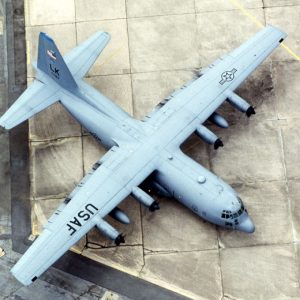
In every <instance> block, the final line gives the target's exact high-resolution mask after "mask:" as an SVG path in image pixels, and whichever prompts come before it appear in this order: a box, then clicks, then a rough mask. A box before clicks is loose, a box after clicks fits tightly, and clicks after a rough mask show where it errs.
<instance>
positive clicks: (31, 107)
mask: <svg viewBox="0 0 300 300" xmlns="http://www.w3.org/2000/svg"><path fill="white" fill-rule="evenodd" d="M58 100H59V98H58V94H57V89H55V88H51V87H49V86H47V85H45V84H44V83H42V82H40V81H36V80H35V81H34V82H33V83H32V84H31V85H30V86H29V87H28V88H27V89H26V90H25V92H24V93H23V94H22V95H21V96H20V97H19V98H18V99H17V100H16V101H15V103H14V104H13V105H12V106H11V107H10V108H9V110H8V111H7V112H6V113H5V114H4V115H3V116H2V117H1V118H0V126H3V127H5V128H6V129H10V128H13V127H15V126H17V125H18V124H20V123H22V122H23V121H25V120H27V119H29V118H30V117H32V116H33V115H35V114H36V113H38V112H40V111H42V110H43V109H45V108H46V107H47V106H49V105H51V104H53V103H54V102H56V101H58Z"/></svg>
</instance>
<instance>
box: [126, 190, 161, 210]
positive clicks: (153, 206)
mask: <svg viewBox="0 0 300 300" xmlns="http://www.w3.org/2000/svg"><path fill="white" fill-rule="evenodd" d="M131 195H132V196H133V197H134V198H135V199H136V200H137V201H139V202H141V203H142V204H143V205H145V206H146V207H149V210H150V211H155V210H158V209H159V205H158V203H157V202H156V201H155V200H154V199H153V198H152V197H151V196H149V195H148V194H147V193H145V192H144V191H143V190H142V189H140V188H139V187H137V186H136V187H134V188H133V189H132V191H131Z"/></svg>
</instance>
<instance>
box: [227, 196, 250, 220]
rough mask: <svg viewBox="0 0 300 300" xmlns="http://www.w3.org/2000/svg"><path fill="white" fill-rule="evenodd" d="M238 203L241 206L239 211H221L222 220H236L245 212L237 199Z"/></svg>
mask: <svg viewBox="0 0 300 300" xmlns="http://www.w3.org/2000/svg"><path fill="white" fill-rule="evenodd" d="M238 201H239V202H240V204H241V207H240V208H239V210H238V211H236V212H232V211H230V210H223V211H222V215H221V217H222V219H236V218H238V217H239V216H240V215H241V214H242V213H243V212H244V211H245V207H244V204H243V202H242V200H241V199H240V198H239V197H238Z"/></svg>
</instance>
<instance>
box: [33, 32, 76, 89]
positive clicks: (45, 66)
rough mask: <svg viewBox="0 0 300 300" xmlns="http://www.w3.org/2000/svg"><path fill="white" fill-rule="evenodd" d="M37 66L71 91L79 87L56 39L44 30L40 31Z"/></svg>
mask: <svg viewBox="0 0 300 300" xmlns="http://www.w3.org/2000/svg"><path fill="white" fill-rule="evenodd" d="M37 68H38V69H40V70H41V71H43V72H45V73H46V74H47V75H48V76H50V77H51V78H52V79H53V80H54V81H56V82H57V83H58V84H59V85H60V86H61V87H63V88H64V89H66V90H69V91H74V90H76V89H77V84H76V82H75V80H74V78H73V76H72V74H71V72H70V70H69V69H68V67H67V65H66V63H65V61H64V59H63V57H62V56H61V54H60V52H59V51H58V49H57V47H56V45H55V43H54V41H53V40H52V38H51V37H49V36H48V35H47V34H46V33H43V32H41V33H40V37H39V48H38V61H37Z"/></svg>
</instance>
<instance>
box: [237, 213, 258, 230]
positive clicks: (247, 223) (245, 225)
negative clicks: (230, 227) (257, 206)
mask: <svg viewBox="0 0 300 300" xmlns="http://www.w3.org/2000/svg"><path fill="white" fill-rule="evenodd" d="M237 229H238V230H240V231H243V232H246V233H253V232H254V231H255V226H254V223H253V222H252V220H251V219H250V218H249V217H248V218H247V219H245V220H243V222H242V223H240V224H239V225H238V227H237Z"/></svg>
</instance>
